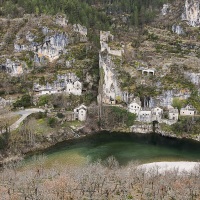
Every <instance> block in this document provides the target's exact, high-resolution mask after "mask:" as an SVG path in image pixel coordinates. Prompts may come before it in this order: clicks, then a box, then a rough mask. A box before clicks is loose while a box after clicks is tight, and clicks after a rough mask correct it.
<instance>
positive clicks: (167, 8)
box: [161, 4, 170, 15]
mask: <svg viewBox="0 0 200 200" xmlns="http://www.w3.org/2000/svg"><path fill="white" fill-rule="evenodd" d="M161 12H162V15H167V14H168V13H169V12H170V4H164V5H163V8H162V10H161Z"/></svg>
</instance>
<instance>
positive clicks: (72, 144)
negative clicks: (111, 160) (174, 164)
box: [27, 132, 200, 166]
mask: <svg viewBox="0 0 200 200" xmlns="http://www.w3.org/2000/svg"><path fill="white" fill-rule="evenodd" d="M40 154H42V155H46V160H45V164H46V166H51V165H53V164H63V165H82V164H85V163H87V162H94V161H97V160H99V159H101V160H105V159H107V158H108V157H110V156H114V157H115V158H116V159H117V160H118V162H119V163H120V165H126V164H127V163H128V162H130V161H139V162H140V163H148V162H156V161H200V142H196V141H192V140H187V139H175V138H168V137H162V136H160V135H157V134H145V135H143V134H133V133H109V132H100V133H97V134H94V135H90V136H86V137H84V138H79V139H74V140H70V141H65V142H61V143H59V144H57V145H55V146H53V147H51V148H49V149H47V150H45V151H43V152H40ZM27 162H28V163H32V162H33V161H32V160H31V158H28V159H27Z"/></svg>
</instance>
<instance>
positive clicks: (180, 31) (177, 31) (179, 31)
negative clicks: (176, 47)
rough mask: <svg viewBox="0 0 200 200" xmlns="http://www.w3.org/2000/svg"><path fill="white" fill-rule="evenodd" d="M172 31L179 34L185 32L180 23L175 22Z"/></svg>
mask: <svg viewBox="0 0 200 200" xmlns="http://www.w3.org/2000/svg"><path fill="white" fill-rule="evenodd" d="M172 31H173V32H174V33H176V34H178V35H183V34H185V32H184V30H183V28H182V27H181V26H180V25H176V24H174V25H173V26H172Z"/></svg>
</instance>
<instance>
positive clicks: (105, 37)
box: [100, 31, 124, 57]
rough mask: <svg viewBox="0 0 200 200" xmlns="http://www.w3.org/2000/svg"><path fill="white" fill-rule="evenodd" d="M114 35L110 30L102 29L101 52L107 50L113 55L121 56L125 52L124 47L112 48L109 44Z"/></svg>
mask: <svg viewBox="0 0 200 200" xmlns="http://www.w3.org/2000/svg"><path fill="white" fill-rule="evenodd" d="M113 39H114V36H113V35H112V34H111V33H110V31H100V44H101V52H103V51H105V50H107V52H108V54H110V55H113V56H119V57H121V56H122V54H123V53H124V49H123V48H120V49H111V48H110V47H109V45H108V42H110V41H113Z"/></svg>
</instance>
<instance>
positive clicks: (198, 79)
mask: <svg viewBox="0 0 200 200" xmlns="http://www.w3.org/2000/svg"><path fill="white" fill-rule="evenodd" d="M184 75H185V77H186V78H187V79H188V80H189V81H191V82H192V83H193V84H194V85H196V86H199V85H200V73H192V72H185V73H184Z"/></svg>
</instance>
